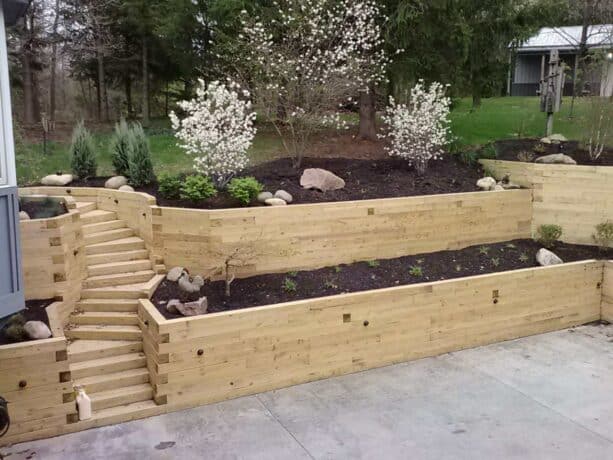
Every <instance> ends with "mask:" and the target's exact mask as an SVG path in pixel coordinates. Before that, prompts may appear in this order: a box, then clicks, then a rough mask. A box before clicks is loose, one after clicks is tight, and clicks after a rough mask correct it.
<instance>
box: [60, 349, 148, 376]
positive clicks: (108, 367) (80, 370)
mask: <svg viewBox="0 0 613 460" xmlns="http://www.w3.org/2000/svg"><path fill="white" fill-rule="evenodd" d="M145 364H146V360H145V355H144V353H129V354H125V355H120V356H110V357H107V358H99V359H94V360H90V361H82V362H79V363H73V364H71V365H70V373H71V375H72V378H73V380H77V379H82V378H84V377H91V376H94V375H105V374H110V373H113V372H119V371H125V370H128V369H137V368H141V367H144V366H145Z"/></svg>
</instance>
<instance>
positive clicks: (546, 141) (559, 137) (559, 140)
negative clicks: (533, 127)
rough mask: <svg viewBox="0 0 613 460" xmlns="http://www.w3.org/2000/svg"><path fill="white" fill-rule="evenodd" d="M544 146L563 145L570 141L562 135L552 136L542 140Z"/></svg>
mask: <svg viewBox="0 0 613 460" xmlns="http://www.w3.org/2000/svg"><path fill="white" fill-rule="evenodd" d="M541 142H542V143H543V144H561V143H562V142H568V139H566V137H565V136H564V135H562V134H552V135H551V136H547V137H544V138H542V139H541Z"/></svg>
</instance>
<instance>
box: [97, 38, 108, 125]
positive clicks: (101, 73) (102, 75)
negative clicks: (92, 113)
mask: <svg viewBox="0 0 613 460" xmlns="http://www.w3.org/2000/svg"><path fill="white" fill-rule="evenodd" d="M96 58H97V60H98V119H99V120H102V121H109V99H108V95H107V91H106V72H105V68H104V45H103V43H102V40H101V39H100V36H99V35H97V36H96ZM103 104H104V115H103V114H102V105H103Z"/></svg>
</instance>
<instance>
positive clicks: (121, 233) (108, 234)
mask: <svg viewBox="0 0 613 460" xmlns="http://www.w3.org/2000/svg"><path fill="white" fill-rule="evenodd" d="M131 236H134V230H132V229H131V228H117V229H115V230H107V231H105V232H98V233H92V234H90V235H85V236H84V237H83V241H84V242H85V246H89V245H92V244H98V243H106V242H107V241H115V240H120V239H123V238H129V237H131Z"/></svg>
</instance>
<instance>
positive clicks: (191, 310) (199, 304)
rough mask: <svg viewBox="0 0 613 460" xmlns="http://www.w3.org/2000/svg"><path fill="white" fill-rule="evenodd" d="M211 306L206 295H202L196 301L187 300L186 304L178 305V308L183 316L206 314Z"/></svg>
mask: <svg viewBox="0 0 613 460" xmlns="http://www.w3.org/2000/svg"><path fill="white" fill-rule="evenodd" d="M208 308H209V303H208V301H207V299H206V297H200V298H199V299H198V300H197V301H195V302H187V303H185V304H181V305H177V310H179V313H181V314H182V315H183V316H197V315H204V314H206V311H207V310H208Z"/></svg>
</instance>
